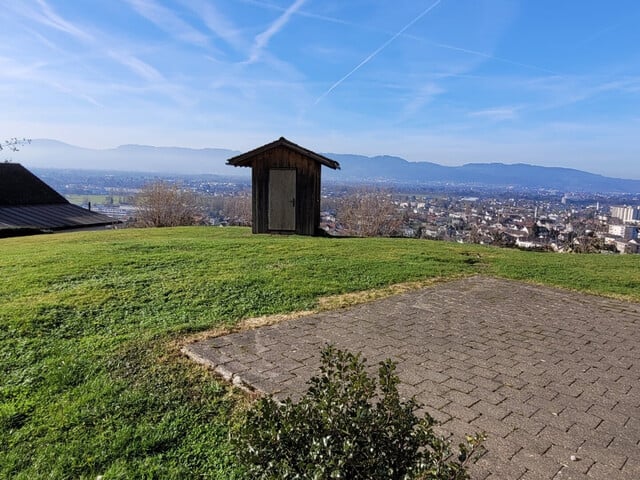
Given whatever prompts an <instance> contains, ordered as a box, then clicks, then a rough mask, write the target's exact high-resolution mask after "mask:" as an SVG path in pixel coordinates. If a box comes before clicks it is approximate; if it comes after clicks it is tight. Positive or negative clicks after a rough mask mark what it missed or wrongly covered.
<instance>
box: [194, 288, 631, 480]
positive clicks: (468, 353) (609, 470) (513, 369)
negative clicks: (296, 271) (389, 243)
mask: <svg viewBox="0 0 640 480" xmlns="http://www.w3.org/2000/svg"><path fill="white" fill-rule="evenodd" d="M326 343H333V344H335V345H336V346H337V347H339V348H344V349H349V350H351V351H362V352H363V354H364V356H365V357H366V358H367V361H368V363H370V364H375V363H377V362H378V361H380V360H383V359H386V358H392V359H393V360H395V361H396V362H398V374H399V376H400V379H401V381H402V385H401V392H402V394H403V395H406V396H411V395H416V396H417V399H418V400H419V401H420V402H421V403H423V404H424V405H425V406H426V407H425V410H427V411H428V412H429V413H430V414H431V415H433V416H434V417H435V418H436V419H437V420H439V421H440V422H442V425H441V427H440V428H441V430H442V431H443V432H446V433H451V434H453V435H454V439H461V438H462V436H463V435H464V434H465V433H474V432H476V431H485V432H486V433H487V434H488V436H489V437H488V440H487V441H486V443H485V445H486V448H487V452H486V453H485V454H484V455H483V456H482V457H481V458H480V459H479V460H478V461H477V463H476V464H475V465H474V466H473V467H472V478H473V479H474V480H483V479H505V480H507V479H508V480H517V479H522V480H525V479H526V480H530V479H587V478H588V479H606V480H617V479H629V480H638V479H640V304H636V303H628V302H621V301H616V300H612V299H606V298H600V297H596V296H590V295H583V294H578V293H572V292H568V291H564V290H559V289H553V288H546V287H538V286H532V285H528V284H524V283H519V282H514V281H507V280H501V279H494V278H487V277H472V278H468V279H464V280H460V281H453V282H449V283H444V284H439V285H436V286H433V287H428V288H425V289H422V290H418V291H413V292H409V293H405V294H401V295H396V296H393V297H390V298H386V299H383V300H378V301H374V302H371V303H368V304H364V305H359V306H356V307H353V308H349V309H342V310H336V311H331V312H323V313H318V314H314V315H311V316H307V317H303V318H299V319H296V320H291V321H287V322H283V323H280V324H277V325H272V326H268V327H262V328H258V329H256V330H252V331H246V332H242V333H236V334H231V335H227V336H223V337H218V338H213V339H209V340H205V341H202V342H198V343H194V344H191V345H189V346H187V347H185V349H184V351H185V353H187V355H189V356H190V357H191V358H193V359H195V360H197V361H200V362H202V363H205V364H207V365H209V366H211V367H212V368H214V369H215V370H216V371H217V372H218V373H219V374H220V375H222V376H223V377H224V378H226V379H227V380H230V381H233V382H234V383H236V384H239V385H244V386H245V387H248V388H250V389H255V390H257V391H261V392H267V393H271V394H274V395H276V396H277V397H279V398H284V397H287V396H292V397H294V398H295V397H299V395H300V394H301V393H302V392H304V390H305V389H306V381H307V380H308V379H309V378H310V377H311V376H312V375H314V374H316V373H317V372H318V366H319V351H320V349H321V348H322V346H323V345H325V344H326ZM572 455H573V456H575V457H574V458H575V460H573V461H572V460H571V458H572Z"/></svg>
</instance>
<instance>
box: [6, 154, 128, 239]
mask: <svg viewBox="0 0 640 480" xmlns="http://www.w3.org/2000/svg"><path fill="white" fill-rule="evenodd" d="M113 223H118V222H117V220H114V219H113V218H111V217H108V216H107V215H103V214H101V213H96V212H92V211H90V210H87V209H85V208H82V207H79V206H77V205H73V204H71V203H69V202H68V201H67V200H66V199H65V198H64V197H63V196H62V195H60V194H59V193H58V192H56V191H55V190H54V189H53V188H51V187H50V186H49V185H47V184H46V183H44V182H43V181H42V180H40V179H39V178H38V177H36V176H35V175H34V174H33V173H31V172H30V171H29V170H27V169H26V168H24V167H23V166H22V165H20V164H18V163H0V230H1V229H8V228H12V229H16V228H17V229H19V228H31V229H37V230H68V229H74V228H90V227H100V226H104V225H111V224H113ZM0 236H2V235H0Z"/></svg>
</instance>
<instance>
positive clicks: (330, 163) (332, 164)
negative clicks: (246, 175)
mask: <svg viewBox="0 0 640 480" xmlns="http://www.w3.org/2000/svg"><path fill="white" fill-rule="evenodd" d="M276 147H285V148H288V149H290V150H293V151H296V152H298V153H300V154H301V155H304V156H305V157H307V158H310V159H311V160H315V161H316V162H318V163H321V164H322V165H325V166H327V167H329V168H333V169H334V170H339V169H340V164H339V163H338V162H336V161H335V160H331V159H330V158H327V157H324V156H322V155H320V154H318V153H315V152H312V151H311V150H308V149H306V148H304V147H301V146H300V145H297V144H295V143H293V142H291V141H289V140H287V139H286V138H284V137H280V138H279V139H278V140H276V141H275V142H271V143H267V144H266V145H263V146H262V147H258V148H256V149H253V150H251V151H250V152H247V153H243V154H241V155H238V156H236V157H233V158H230V159H229V160H227V165H233V166H234V167H251V166H252V165H253V161H254V160H255V158H256V157H257V156H259V155H260V154H262V153H264V152H266V151H268V150H271V149H272V148H276Z"/></svg>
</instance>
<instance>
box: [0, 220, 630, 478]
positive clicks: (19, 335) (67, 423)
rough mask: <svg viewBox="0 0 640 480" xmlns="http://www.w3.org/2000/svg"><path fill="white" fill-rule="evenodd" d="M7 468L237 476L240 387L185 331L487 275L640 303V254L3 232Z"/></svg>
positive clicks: (55, 473)
mask: <svg viewBox="0 0 640 480" xmlns="http://www.w3.org/2000/svg"><path fill="white" fill-rule="evenodd" d="M0 253H1V255H0V299H1V300H0V369H1V370H0V375H1V376H0V446H1V448H0V478H24V479H33V478H74V479H75V478H87V479H89V478H91V479H95V477H96V476H97V475H104V478H105V479H107V478H127V479H128V478H139V477H144V478H198V477H203V478H225V479H226V478H237V477H239V476H240V475H241V472H239V471H238V469H237V467H236V466H235V465H234V461H233V456H232V453H231V451H230V446H229V441H228V439H229V435H230V427H231V424H232V423H233V422H232V416H233V415H234V414H236V413H237V412H238V410H239V407H238V405H239V404H242V398H241V397H240V396H238V395H234V394H233V393H232V392H230V390H229V388H228V387H227V386H225V385H224V384H221V383H219V382H218V381H216V380H215V379H213V378H212V376H211V375H209V374H208V373H207V372H206V371H204V370H203V369H202V368H201V367H198V366H196V365H193V364H191V363H190V362H189V361H188V360H186V359H185V358H183V357H182V356H181V355H180V354H179V350H178V348H179V347H178V346H179V344H180V340H181V339H183V338H184V337H185V336H187V335H189V334H192V333H195V332H198V331H202V330H205V329H209V328H213V327H221V326H232V325H234V324H236V323H237V322H238V321H239V320H241V319H243V318H247V317H252V316H258V315H266V314H274V313H284V312H292V311H297V310H305V309H312V308H314V307H315V306H317V303H318V299H319V298H320V297H323V296H328V295H336V294H342V293H347V292H357V291H361V290H368V289H372V288H381V287H384V286H387V285H391V284H395V283H400V282H408V281H420V280H426V279H429V278H435V277H443V278H453V277H458V276H463V275H473V274H478V273H482V274H486V275H496V276H502V277H507V278H514V279H522V280H527V281H532V282H536V283H543V284H549V285H558V286H563V287H568V288H572V289H577V290H582V291H587V292H592V293H598V294H604V295H611V296H616V297H619V298H626V299H629V300H633V301H640V255H635V256H632V255H627V256H607V255H560V254H550V253H528V252H520V251H515V250H500V249H495V248H488V247H481V246H469V245H458V244H453V243H444V242H433V241H426V240H411V239H327V238H305V237H295V236H266V235H251V233H250V230H249V229H243V228H211V227H209V228H206V227H204V228H177V229H148V230H118V231H104V232H88V233H70V234H58V235H49V236H35V237H24V238H13V239H4V240H0Z"/></svg>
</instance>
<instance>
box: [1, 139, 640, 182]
mask: <svg viewBox="0 0 640 480" xmlns="http://www.w3.org/2000/svg"><path fill="white" fill-rule="evenodd" d="M239 153H241V152H238V151H234V150H227V149H221V148H203V149H192V148H178V147H153V146H144V145H122V146H119V147H116V148H111V149H104V150H97V149H89V148H81V147H76V146H73V145H68V144H66V143H62V142H59V141H56V140H34V141H33V142H32V143H31V144H30V145H26V146H24V147H23V148H22V149H21V151H20V152H17V153H15V154H13V160H14V161H17V162H20V163H23V164H24V165H25V166H27V167H39V168H67V169H84V170H120V171H140V172H154V173H180V174H214V175H225V176H242V177H248V176H249V174H250V171H249V169H247V168H234V167H230V166H227V165H226V164H225V162H226V160H227V159H228V158H230V157H233V156H235V155H238V154H239ZM324 155H325V156H327V157H329V158H331V159H334V160H337V161H338V162H340V165H341V167H342V168H341V170H337V171H334V170H330V169H325V170H324V171H323V178H324V179H327V180H333V181H345V182H387V183H403V184H408V183H410V184H432V185H433V184H447V185H475V186H484V187H514V188H546V189H553V190H560V191H569V192H612V193H613V192H615V193H640V180H625V179H619V178H610V177H605V176H602V175H596V174H593V173H588V172H584V171H581V170H575V169H570V168H557V167H540V166H534V165H527V164H521V163H519V164H503V163H469V164H466V165H462V166H459V167H447V166H443V165H439V164H437V163H432V162H409V161H407V160H404V159H403V158H400V157H392V156H386V155H383V156H376V157H366V156H362V155H349V154H334V153H325V154H324Z"/></svg>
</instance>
